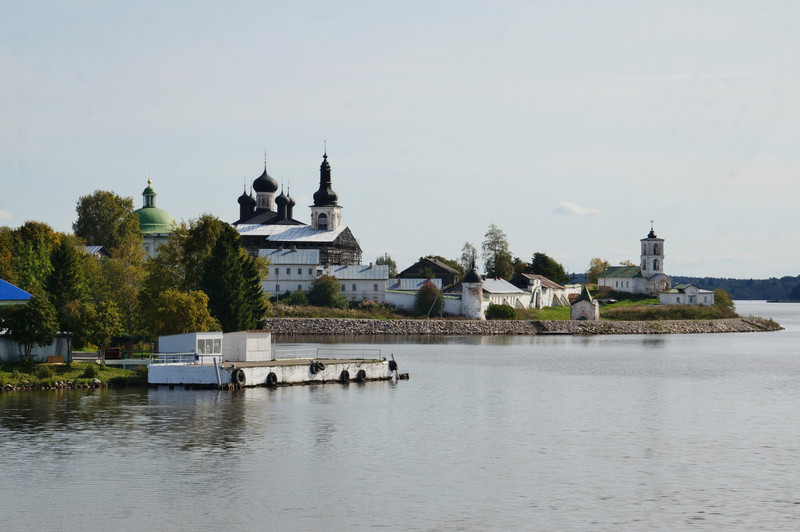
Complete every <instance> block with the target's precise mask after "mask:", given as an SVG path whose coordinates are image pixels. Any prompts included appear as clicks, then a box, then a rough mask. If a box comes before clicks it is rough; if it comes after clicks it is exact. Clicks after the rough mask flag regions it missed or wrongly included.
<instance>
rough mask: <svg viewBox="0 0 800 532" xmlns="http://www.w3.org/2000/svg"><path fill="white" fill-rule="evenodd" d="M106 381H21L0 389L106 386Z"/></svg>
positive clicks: (7, 390) (56, 388) (62, 388)
mask: <svg viewBox="0 0 800 532" xmlns="http://www.w3.org/2000/svg"><path fill="white" fill-rule="evenodd" d="M108 387H109V383H108V382H100V379H94V380H93V381H92V382H90V383H83V384H76V383H73V382H72V381H58V382H55V383H53V384H31V383H29V382H28V381H22V382H20V383H19V384H16V385H14V384H6V385H5V386H3V387H2V388H0V391H5V392H19V391H30V390H77V389H81V388H108Z"/></svg>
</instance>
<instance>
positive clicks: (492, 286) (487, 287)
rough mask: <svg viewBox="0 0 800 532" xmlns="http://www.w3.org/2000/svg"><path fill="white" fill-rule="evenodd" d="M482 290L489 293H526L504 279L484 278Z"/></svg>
mask: <svg viewBox="0 0 800 532" xmlns="http://www.w3.org/2000/svg"><path fill="white" fill-rule="evenodd" d="M483 291H484V292H489V293H491V294H527V292H525V291H524V290H520V289H519V288H517V287H516V286H514V285H513V284H511V283H509V282H508V281H506V280H505V279H486V280H485V281H484V282H483Z"/></svg>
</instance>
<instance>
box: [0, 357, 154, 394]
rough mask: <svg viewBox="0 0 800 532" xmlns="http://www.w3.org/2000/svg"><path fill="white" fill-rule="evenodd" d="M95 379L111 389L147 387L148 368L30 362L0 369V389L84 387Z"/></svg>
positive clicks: (13, 363) (9, 365)
mask: <svg viewBox="0 0 800 532" xmlns="http://www.w3.org/2000/svg"><path fill="white" fill-rule="evenodd" d="M95 379H97V380H98V381H100V383H101V384H103V385H110V386H119V387H122V386H145V385H147V367H146V366H140V367H139V368H137V369H135V370H134V369H122V368H117V367H112V366H105V365H99V364H95V363H93V362H80V363H78V362H75V363H72V364H43V363H39V364H37V363H32V362H6V363H4V364H2V365H0V388H2V387H5V386H7V385H9V384H10V385H11V386H15V387H17V386H31V387H54V386H57V385H58V384H59V383H67V384H69V385H71V386H76V387H77V386H86V385H91V384H92V383H94V381H95Z"/></svg>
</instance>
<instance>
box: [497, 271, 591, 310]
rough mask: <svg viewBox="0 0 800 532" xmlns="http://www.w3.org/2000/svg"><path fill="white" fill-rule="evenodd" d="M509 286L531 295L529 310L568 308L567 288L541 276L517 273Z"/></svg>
mask: <svg viewBox="0 0 800 532" xmlns="http://www.w3.org/2000/svg"><path fill="white" fill-rule="evenodd" d="M511 284H513V285H514V286H516V287H517V288H519V289H521V290H524V291H526V292H528V293H530V294H531V305H530V307H531V308H544V307H567V306H569V293H570V292H569V291H568V290H567V288H566V287H564V286H561V285H560V284H558V283H555V282H553V281H551V280H550V279H548V278H547V277H545V276H543V275H537V274H533V273H517V274H515V275H514V277H512V278H511ZM579 293H580V292H579Z"/></svg>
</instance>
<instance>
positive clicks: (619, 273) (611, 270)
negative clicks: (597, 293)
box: [600, 266, 642, 278]
mask: <svg viewBox="0 0 800 532" xmlns="http://www.w3.org/2000/svg"><path fill="white" fill-rule="evenodd" d="M641 276H642V269H641V268H639V267H638V266H609V267H608V268H606V271H605V272H604V273H603V274H602V275H601V276H600V277H612V278H633V277H641Z"/></svg>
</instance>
